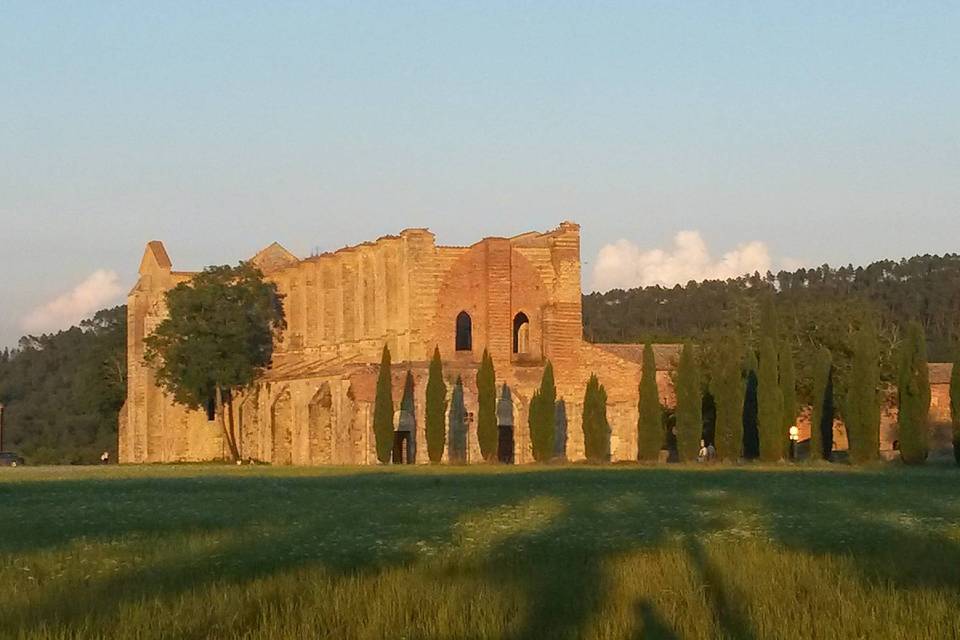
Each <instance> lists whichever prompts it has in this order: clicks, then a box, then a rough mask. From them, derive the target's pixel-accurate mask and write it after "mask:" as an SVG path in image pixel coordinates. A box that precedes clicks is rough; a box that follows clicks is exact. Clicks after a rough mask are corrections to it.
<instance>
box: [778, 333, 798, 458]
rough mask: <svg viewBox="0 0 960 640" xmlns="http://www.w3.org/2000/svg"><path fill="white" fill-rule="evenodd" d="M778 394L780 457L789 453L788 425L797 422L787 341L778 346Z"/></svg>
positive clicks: (794, 380)
mask: <svg viewBox="0 0 960 640" xmlns="http://www.w3.org/2000/svg"><path fill="white" fill-rule="evenodd" d="M780 395H781V397H782V398H783V426H782V428H781V429H780V436H781V437H780V442H781V444H782V446H783V451H782V454H781V455H782V457H783V458H788V457H789V455H790V427H794V426H796V424H797V369H796V367H795V366H794V363H793V349H792V348H791V346H790V342H789V341H785V342H783V344H782V345H781V347H780Z"/></svg>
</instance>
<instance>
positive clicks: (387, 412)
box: [373, 345, 393, 464]
mask: <svg viewBox="0 0 960 640" xmlns="http://www.w3.org/2000/svg"><path fill="white" fill-rule="evenodd" d="M373 436H374V439H375V440H376V443H377V460H379V461H380V462H382V463H383V464H386V463H388V462H390V454H391V453H392V451H393V385H392V383H391V381H390V349H389V348H388V347H387V345H383V355H382V356H381V358H380V373H379V375H378V376H377V395H376V399H375V400H374V404H373Z"/></svg>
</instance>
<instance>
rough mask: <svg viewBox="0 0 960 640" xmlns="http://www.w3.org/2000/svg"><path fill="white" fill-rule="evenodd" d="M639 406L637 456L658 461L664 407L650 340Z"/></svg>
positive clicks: (644, 361) (645, 348)
mask: <svg viewBox="0 0 960 640" xmlns="http://www.w3.org/2000/svg"><path fill="white" fill-rule="evenodd" d="M637 408H638V409H639V414H640V415H639V417H638V419H637V457H638V459H640V460H643V461H653V462H656V461H657V459H658V458H659V457H660V449H661V447H662V446H663V407H662V406H661V405H660V393H659V391H658V390H657V366H656V361H655V359H654V354H653V345H651V344H650V343H649V342H648V343H647V344H646V346H644V347H643V372H642V377H641V379H640V402H639V404H638V407H637ZM604 411H606V410H605V409H604ZM604 415H606V414H604Z"/></svg>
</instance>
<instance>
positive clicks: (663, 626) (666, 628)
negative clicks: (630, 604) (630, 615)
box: [634, 598, 680, 640]
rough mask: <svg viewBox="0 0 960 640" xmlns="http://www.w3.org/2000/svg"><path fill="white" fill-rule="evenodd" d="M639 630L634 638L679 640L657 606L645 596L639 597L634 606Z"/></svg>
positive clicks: (642, 639) (641, 639)
mask: <svg viewBox="0 0 960 640" xmlns="http://www.w3.org/2000/svg"><path fill="white" fill-rule="evenodd" d="M634 610H635V613H636V618H637V620H638V621H639V622H640V631H639V632H638V633H637V634H636V636H635V639H634V640H680V636H678V635H677V634H676V633H675V632H674V631H673V627H672V626H671V625H670V622H669V621H667V620H664V618H663V616H662V615H660V612H659V611H657V608H656V607H655V606H654V605H653V603H652V602H650V600H649V599H647V598H641V599H640V600H638V601H637V604H636V605H635V606H634Z"/></svg>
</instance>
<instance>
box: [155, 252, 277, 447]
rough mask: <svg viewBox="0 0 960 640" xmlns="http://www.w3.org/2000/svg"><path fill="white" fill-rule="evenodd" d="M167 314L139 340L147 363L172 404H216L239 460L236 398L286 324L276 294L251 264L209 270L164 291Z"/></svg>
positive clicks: (258, 371)
mask: <svg viewBox="0 0 960 640" xmlns="http://www.w3.org/2000/svg"><path fill="white" fill-rule="evenodd" d="M166 302H167V309H168V311H169V316H168V317H167V318H166V319H165V320H163V321H162V322H161V323H160V324H159V325H158V326H157V328H156V330H155V331H154V332H153V333H152V334H151V335H150V336H148V337H147V338H146V339H144V345H145V352H144V357H145V359H146V361H147V362H148V363H149V364H150V365H151V366H152V367H153V368H154V369H155V371H156V377H157V382H158V383H159V385H160V386H161V387H163V388H164V389H165V390H166V391H167V392H168V393H169V394H170V395H171V396H172V397H173V399H174V401H175V402H177V403H179V404H182V405H185V406H187V407H190V408H192V409H199V408H200V407H203V406H205V405H206V404H207V403H208V402H209V401H210V399H211V398H213V399H214V401H215V403H216V414H217V415H218V416H219V418H220V426H221V429H222V430H223V435H224V440H225V441H226V443H227V447H228V448H229V450H230V455H231V456H232V457H233V458H234V459H239V458H240V450H239V447H238V445H237V442H238V438H237V433H236V425H235V421H234V411H233V398H234V396H235V395H236V394H238V393H239V392H241V391H243V390H244V389H247V388H248V387H249V386H250V385H251V384H252V383H253V382H254V381H255V380H256V379H257V378H258V377H259V376H260V375H261V374H262V373H263V371H264V370H265V369H266V367H267V366H268V365H269V363H270V359H271V357H272V355H273V339H274V335H275V334H276V333H278V332H279V331H282V330H283V329H284V328H285V327H286V322H285V320H284V313H283V304H282V302H281V296H280V295H279V294H278V293H277V288H276V285H275V284H273V283H271V282H267V281H266V280H264V278H263V274H262V273H261V272H260V270H259V269H257V268H256V267H255V266H254V265H252V264H250V263H247V262H241V263H240V264H239V265H238V266H236V267H230V266H218V267H207V268H206V269H204V270H203V271H202V272H201V273H198V274H196V275H195V276H193V278H191V279H190V280H188V281H186V282H181V283H180V284H178V285H177V286H176V287H174V288H173V289H170V290H169V291H167V293H166Z"/></svg>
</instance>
